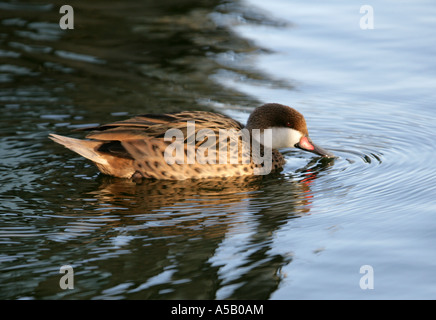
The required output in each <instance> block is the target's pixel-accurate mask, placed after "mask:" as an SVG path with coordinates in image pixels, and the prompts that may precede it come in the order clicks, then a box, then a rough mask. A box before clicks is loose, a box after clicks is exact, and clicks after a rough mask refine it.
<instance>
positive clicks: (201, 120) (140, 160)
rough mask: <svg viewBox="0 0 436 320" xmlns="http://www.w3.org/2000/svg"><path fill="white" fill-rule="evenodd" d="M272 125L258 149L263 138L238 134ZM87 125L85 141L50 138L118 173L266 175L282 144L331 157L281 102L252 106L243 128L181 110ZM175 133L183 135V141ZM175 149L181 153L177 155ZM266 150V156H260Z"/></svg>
mask: <svg viewBox="0 0 436 320" xmlns="http://www.w3.org/2000/svg"><path fill="white" fill-rule="evenodd" d="M270 128H271V129H272V140H271V141H270V143H271V145H268V144H269V143H264V144H265V147H264V146H263V144H261V145H260V147H259V148H257V149H256V148H255V147H254V145H255V143H254V142H257V141H260V142H261V143H263V141H264V140H263V139H262V138H259V137H257V138H256V137H254V136H253V137H252V139H251V140H250V139H249V140H248V141H249V144H248V145H247V140H244V139H243V138H242V136H243V135H242V136H241V134H240V133H241V132H245V133H246V134H247V133H248V134H249V135H251V134H252V133H253V132H255V131H256V130H255V129H259V130H258V132H260V135H261V136H262V135H263V132H266V131H265V129H270ZM90 129H91V130H93V131H92V132H91V133H90V134H88V135H87V136H86V138H88V139H89V140H79V139H74V138H69V137H64V136H59V135H55V134H51V135H50V138H51V139H52V140H54V141H55V142H57V143H60V144H62V145H64V146H65V147H67V148H69V149H71V150H73V151H75V152H77V153H78V154H80V155H82V156H83V157H85V158H88V159H90V160H91V161H93V162H94V163H95V164H96V165H97V167H98V168H99V170H100V171H101V172H102V173H104V174H108V175H112V176H115V177H120V178H154V179H165V180H182V179H191V178H198V179H202V178H213V177H228V176H244V175H254V174H265V173H269V171H271V170H278V169H280V168H282V166H283V164H284V163H285V161H284V158H283V156H282V155H281V153H280V152H279V151H278V150H277V149H278V148H282V147H294V146H295V147H299V148H301V149H305V150H308V151H311V152H315V153H318V154H320V155H322V156H331V154H329V153H328V152H327V151H325V150H323V149H321V148H319V147H317V146H315V145H313V144H312V143H311V141H310V139H309V138H308V133H307V127H306V122H305V120H304V117H303V116H302V115H301V114H300V113H298V112H297V111H296V110H294V109H292V108H290V107H287V106H283V105H279V104H266V105H263V106H262V107H259V108H257V109H255V111H253V113H252V114H251V115H250V118H249V120H248V122H247V126H245V127H244V126H243V125H242V124H241V123H239V122H238V121H236V120H233V119H231V118H229V117H227V116H225V115H221V114H218V113H213V112H205V111H184V112H178V113H171V114H160V115H153V114H148V115H141V116H136V117H134V118H132V119H128V120H125V121H120V122H115V123H111V124H107V125H103V126H99V127H94V128H90ZM174 133H178V134H179V135H181V134H182V135H183V136H182V137H183V138H182V140H180V139H179V136H178V135H177V134H174ZM223 133H225V134H223ZM171 137H173V138H171ZM176 137H178V138H177V139H176ZM177 141H179V142H178V143H181V144H179V145H177V144H176V142H177ZM265 141H267V140H265ZM179 146H181V149H178V148H179ZM236 147H237V149H235V148H236ZM235 150H236V152H235ZM177 152H181V153H182V157H180V154H179V155H178V156H179V157H178V158H177V157H175V155H176V154H177ZM268 153H269V154H270V155H271V158H269V159H267V157H264V156H266V155H267V154H268ZM259 157H260V158H261V160H262V159H263V160H264V161H266V159H267V160H269V161H270V162H271V163H270V166H265V165H264V163H260V161H259V159H260V158H259Z"/></svg>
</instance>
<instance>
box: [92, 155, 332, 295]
mask: <svg viewBox="0 0 436 320" xmlns="http://www.w3.org/2000/svg"><path fill="white" fill-rule="evenodd" d="M328 163H331V161H329V162H328ZM327 167H328V165H326V164H322V163H320V162H319V161H318V162H317V163H316V164H315V165H313V164H310V163H309V164H308V166H306V167H305V168H302V169H301V170H299V174H304V175H306V176H307V178H306V179H302V180H298V179H296V178H295V177H292V176H289V175H288V174H283V173H276V174H272V175H269V176H264V177H262V176H254V177H250V178H232V179H229V178H227V179H220V180H203V181H201V180H186V181H151V180H143V181H142V182H141V183H135V182H134V181H130V180H125V179H116V178H109V177H106V176H102V177H100V179H101V181H100V183H101V186H100V189H99V190H97V191H94V192H92V194H93V196H94V197H95V198H97V199H98V202H99V204H101V205H104V206H108V207H109V206H112V207H118V208H119V207H123V208H126V210H123V212H124V214H120V215H119V220H118V221H117V222H116V224H115V225H111V227H112V228H113V227H115V228H118V229H119V230H121V229H122V230H123V231H122V236H123V237H126V236H127V237H128V238H129V239H132V240H131V241H130V242H129V243H128V244H126V247H124V248H123V249H129V250H130V253H129V254H127V255H121V256H120V257H118V259H119V261H118V263H115V264H110V265H108V264H106V263H104V262H102V265H101V266H100V267H101V268H104V269H106V271H108V272H110V273H111V274H119V273H120V272H122V273H124V274H125V275H129V277H128V278H129V280H126V281H127V282H128V283H129V284H130V285H129V288H126V292H124V294H125V296H126V297H128V298H129V299H268V297H269V296H270V295H271V294H272V293H273V292H274V291H275V290H276V289H277V287H278V285H279V283H280V281H281V279H282V276H281V274H280V270H281V268H282V267H283V266H285V265H286V264H288V263H290V262H291V260H292V255H282V254H277V253H273V250H271V249H272V245H273V240H274V234H275V232H276V231H278V230H279V229H280V227H281V226H282V225H284V224H286V223H288V222H289V221H290V220H291V219H294V218H297V217H300V216H302V215H305V214H308V213H309V210H310V205H311V201H312V198H311V196H310V193H311V191H310V184H311V183H312V182H313V181H314V180H315V179H316V177H317V175H318V174H319V173H320V172H321V171H323V170H324V169H326V168H327ZM308 195H309V196H308ZM118 212H119V211H118ZM108 227H109V226H108ZM118 236H120V235H116V236H115V238H116V237H118ZM114 241H115V240H114ZM96 263H99V262H96ZM103 263H104V265H103ZM112 278H114V279H112ZM112 278H111V279H110V280H108V281H109V282H112V281H113V282H114V283H110V284H108V286H109V287H110V286H116V285H117V283H116V281H117V280H116V277H112Z"/></svg>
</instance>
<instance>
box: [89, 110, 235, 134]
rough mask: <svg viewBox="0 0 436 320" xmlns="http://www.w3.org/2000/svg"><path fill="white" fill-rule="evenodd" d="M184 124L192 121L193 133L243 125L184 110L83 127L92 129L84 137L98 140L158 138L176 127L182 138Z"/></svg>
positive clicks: (223, 117) (185, 128)
mask: <svg viewBox="0 0 436 320" xmlns="http://www.w3.org/2000/svg"><path fill="white" fill-rule="evenodd" d="M188 123H191V124H195V133H197V132H198V131H199V130H201V129H205V128H209V129H212V130H213V131H216V130H219V129H226V130H230V129H234V130H237V131H238V130H241V129H242V128H243V125H242V124H241V123H240V122H238V121H236V120H234V119H232V118H230V117H228V116H225V115H222V114H219V113H212V112H207V111H184V112H177V113H166V114H144V115H139V116H136V117H133V118H131V119H127V120H123V121H118V122H114V123H109V124H105V125H101V126H98V127H93V128H87V129H86V130H92V132H91V133H89V134H88V135H87V136H86V137H87V138H88V139H93V140H100V141H123V140H136V139H147V138H148V139H150V138H156V139H161V138H164V136H165V133H166V132H167V131H168V130H170V129H179V130H181V131H182V132H183V133H184V135H185V137H186V134H187V124H188Z"/></svg>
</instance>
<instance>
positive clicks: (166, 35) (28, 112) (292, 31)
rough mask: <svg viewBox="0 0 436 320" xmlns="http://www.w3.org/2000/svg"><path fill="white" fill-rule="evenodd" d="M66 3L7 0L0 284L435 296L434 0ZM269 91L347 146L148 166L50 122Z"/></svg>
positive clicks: (121, 292) (314, 128)
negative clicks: (107, 167)
mask: <svg viewBox="0 0 436 320" xmlns="http://www.w3.org/2000/svg"><path fill="white" fill-rule="evenodd" d="M74 3H75V4H73V8H74V24H75V25H74V27H75V28H74V30H62V29H60V28H59V19H60V17H61V15H60V14H59V8H60V7H61V5H63V4H64V3H63V2H60V1H59V2H57V1H50V2H47V3H42V2H34V1H26V2H24V1H23V2H18V1H10V2H7V1H6V2H0V60H1V64H0V105H1V118H0V121H1V126H0V182H1V183H0V201H1V202H0V217H1V219H0V267H1V272H0V298H3V299H199V298H201V299H313V298H315V299H322V298H327V299H336V298H342V299H343V298H345V299H403V298H411V299H417V298H424V299H435V298H436V275H435V272H434V270H436V249H435V246H434V243H435V241H436V231H435V230H436V216H435V215H436V185H435V179H436V169H435V165H434V159H435V156H436V151H435V147H436V142H435V138H436V126H435V124H436V111H435V101H436V60H435V59H434V57H435V55H436V46H435V43H436V41H435V40H436V33H435V30H436V18H435V17H436V5H435V4H434V3H433V2H431V1H425V0H422V1H402V2H401V3H399V4H397V3H394V2H391V1H379V2H377V4H375V3H374V4H373V10H374V29H370V30H363V29H361V27H360V24H359V22H360V19H361V18H362V17H363V15H364V14H363V13H360V11H359V10H360V6H361V5H362V4H361V3H358V2H355V1H297V0H293V1H285V0H273V1H267V2H266V1H259V0H249V1H244V2H240V1H236V0H235V1H214V0H209V1H189V0H184V1H177V2H174V1H159V2H156V1H120V2H111V3H109V4H108V3H107V2H106V1H91V2H89V1H88V2H86V1H75V2H74ZM266 102H278V103H283V104H287V105H291V106H293V107H295V108H296V109H298V110H299V111H301V112H302V113H303V114H304V115H305V117H306V120H307V122H308V127H309V132H310V135H311V137H312V139H313V140H314V141H315V142H316V143H317V144H319V145H321V146H323V147H324V148H326V149H328V150H331V151H333V152H334V153H335V154H336V155H337V158H335V159H332V160H326V159H320V158H317V157H314V156H313V155H312V154H309V153H303V152H301V151H300V150H294V149H284V150H282V153H283V154H284V155H285V158H286V160H287V163H286V165H285V167H284V169H283V171H281V172H280V173H275V174H271V175H269V176H266V177H261V178H256V179H251V180H243V181H242V180H240V179H228V180H225V181H201V182H200V181H179V182H171V181H170V182H168V181H167V182H161V181H145V182H143V183H141V184H137V183H135V182H133V181H130V180H123V179H115V178H111V177H107V176H103V175H101V174H99V173H98V170H97V169H96V168H95V167H94V166H93V165H92V164H91V163H89V162H88V161H87V160H84V159H83V158H81V157H80V156H78V155H76V154H73V153H72V152H70V151H69V150H67V149H65V148H63V147H61V146H59V145H56V144H54V143H53V142H52V141H50V140H49V139H48V138H47V135H48V134H49V133H58V134H64V135H69V136H73V137H78V138H80V137H83V134H82V133H81V132H74V131H72V130H73V129H76V128H81V127H82V126H87V125H91V124H96V123H107V122H113V121H118V120H122V119H125V118H127V117H129V116H132V115H134V114H141V113H149V112H171V111H180V110H196V109H197V110H215V111H219V112H223V113H226V114H228V115H230V116H232V117H234V118H236V119H237V120H240V121H242V122H245V121H246V119H247V118H248V115H249V113H250V111H251V110H252V109H253V108H254V107H256V106H259V105H261V104H262V103H266ZM63 265H71V266H72V267H73V270H74V289H72V290H70V289H65V290H64V289H62V288H60V285H59V281H60V278H61V276H62V274H60V273H59V269H60V267H61V266H63ZM365 265H368V266H370V267H372V271H373V289H366V290H365V289H362V288H361V284H362V281H363V280H362V277H364V276H365V275H368V274H363V273H360V268H361V267H362V266H365ZM364 279H366V278H364ZM365 284H368V282H365V281H363V285H365Z"/></svg>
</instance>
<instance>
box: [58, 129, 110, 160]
mask: <svg viewBox="0 0 436 320" xmlns="http://www.w3.org/2000/svg"><path fill="white" fill-rule="evenodd" d="M49 138H50V139H52V140H53V141H54V142H57V143H59V144H61V145H63V146H64V147H66V148H68V149H70V150H73V151H74V152H77V153H78V154H80V155H81V156H83V157H85V158H87V159H89V160H91V161H94V162H96V163H99V164H102V165H107V164H108V162H107V160H106V159H105V158H103V157H102V156H101V154H99V152H98V151H96V150H97V147H99V146H100V145H101V142H100V141H90V140H80V139H74V138H69V137H65V136H60V135H57V134H54V133H51V134H50V136H49Z"/></svg>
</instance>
